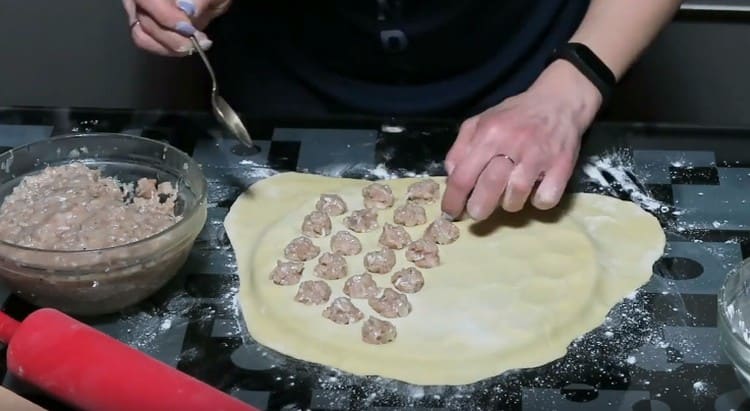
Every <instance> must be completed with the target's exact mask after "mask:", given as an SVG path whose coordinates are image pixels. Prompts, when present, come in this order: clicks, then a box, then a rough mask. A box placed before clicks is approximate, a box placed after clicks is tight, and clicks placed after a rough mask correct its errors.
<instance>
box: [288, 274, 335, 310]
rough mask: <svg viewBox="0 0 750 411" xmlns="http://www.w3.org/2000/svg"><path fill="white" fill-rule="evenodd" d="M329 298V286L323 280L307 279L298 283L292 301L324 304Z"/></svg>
mask: <svg viewBox="0 0 750 411" xmlns="http://www.w3.org/2000/svg"><path fill="white" fill-rule="evenodd" d="M329 298H331V287H329V286H328V284H327V283H326V282H325V281H320V280H308V281H303V282H301V283H300V284H299V288H298V289H297V295H295V296H294V301H297V302H298V303H302V304H305V305H320V304H324V303H326V302H327V301H328V299H329Z"/></svg>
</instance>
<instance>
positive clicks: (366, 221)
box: [344, 208, 378, 233]
mask: <svg viewBox="0 0 750 411" xmlns="http://www.w3.org/2000/svg"><path fill="white" fill-rule="evenodd" d="M344 225H345V226H346V227H347V228H348V229H350V230H352V231H354V232H355V233H366V232H369V231H372V230H374V229H376V228H378V212H377V211H376V210H375V209H373V208H365V209H363V210H354V211H352V213H351V214H350V215H348V216H346V217H345V218H344Z"/></svg>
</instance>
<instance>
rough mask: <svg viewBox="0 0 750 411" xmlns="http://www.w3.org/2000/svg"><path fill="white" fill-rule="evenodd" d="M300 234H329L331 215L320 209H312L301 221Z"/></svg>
mask: <svg viewBox="0 0 750 411" xmlns="http://www.w3.org/2000/svg"><path fill="white" fill-rule="evenodd" d="M302 234H304V235H306V236H308V237H313V238H317V237H325V236H327V235H328V234H331V217H328V214H326V213H324V212H321V211H313V212H312V213H310V214H308V215H306V216H305V219H304V220H303V221H302Z"/></svg>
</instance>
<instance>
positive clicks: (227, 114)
mask: <svg viewBox="0 0 750 411" xmlns="http://www.w3.org/2000/svg"><path fill="white" fill-rule="evenodd" d="M190 40H192V42H193V47H194V48H195V50H196V51H197V52H198V54H199V55H200V56H201V60H203V63H204V64H205V65H206V68H207V69H208V74H210V75H211V82H212V83H213V85H212V87H211V106H212V107H213V112H214V116H215V117H216V119H217V120H218V121H219V123H221V125H222V126H224V128H225V129H226V130H227V131H228V132H229V133H230V134H233V135H234V136H235V137H237V139H238V140H240V141H241V142H242V143H243V144H245V145H246V146H248V147H253V139H252V138H250V133H248V132H247V129H246V128H245V125H244V124H242V120H240V117H239V116H238V115H237V113H236V112H235V111H234V110H232V107H229V103H227V102H226V100H224V99H223V98H222V97H221V96H220V95H219V89H218V86H217V85H216V75H215V74H214V69H213V67H211V63H210V62H209V61H208V57H206V53H204V52H203V49H202V48H201V46H200V44H199V43H198V40H197V39H196V38H195V36H190Z"/></svg>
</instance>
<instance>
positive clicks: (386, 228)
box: [378, 223, 411, 250]
mask: <svg viewBox="0 0 750 411" xmlns="http://www.w3.org/2000/svg"><path fill="white" fill-rule="evenodd" d="M378 241H379V242H380V244H381V245H383V246H385V247H388V248H390V249H393V250H400V249H402V248H404V247H406V245H407V244H409V243H410V242H411V236H410V235H409V233H408V232H406V229H405V228H404V227H401V226H398V225H392V224H388V223H385V225H383V233H382V234H380V239H379V240H378Z"/></svg>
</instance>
